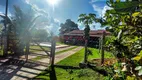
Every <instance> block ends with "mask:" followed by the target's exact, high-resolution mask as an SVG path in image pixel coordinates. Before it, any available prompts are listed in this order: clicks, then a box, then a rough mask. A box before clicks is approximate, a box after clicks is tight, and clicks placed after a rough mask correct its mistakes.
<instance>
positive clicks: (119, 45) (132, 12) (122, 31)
mask: <svg viewBox="0 0 142 80" xmlns="http://www.w3.org/2000/svg"><path fill="white" fill-rule="evenodd" d="M107 4H108V5H109V6H110V7H111V8H112V9H111V10H107V12H106V14H105V16H104V18H105V20H103V22H102V25H107V26H108V27H109V28H107V30H109V31H110V32H111V33H112V38H111V39H110V40H108V41H107V45H108V46H109V47H110V50H111V51H112V52H113V54H114V55H115V57H116V58H117V59H118V62H119V63H120V64H121V63H123V62H124V63H125V64H126V65H125V66H119V65H116V67H117V69H116V70H115V69H113V68H115V66H112V67H111V68H112V69H113V70H114V72H115V74H114V75H112V76H111V77H116V76H117V78H116V80H117V79H121V78H120V75H121V76H123V77H122V78H123V79H124V80H125V79H134V78H137V79H139V78H140V77H141V69H140V70H139V71H136V70H137V68H139V67H138V66H141V65H142V63H141V50H142V28H141V26H142V25H141V23H142V22H141V21H142V14H141V13H142V12H141V11H142V9H141V2H140V1H133V0H132V1H124V2H121V1H120V0H116V1H113V0H109V1H108V2H107ZM136 67H137V68H136ZM135 68H136V70H134V69H135ZM123 70H124V71H125V70H127V71H126V72H124V71H123Z"/></svg>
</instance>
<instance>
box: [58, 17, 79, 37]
mask: <svg viewBox="0 0 142 80" xmlns="http://www.w3.org/2000/svg"><path fill="white" fill-rule="evenodd" d="M60 27H61V28H60V30H59V31H60V35H63V34H64V33H68V32H70V31H73V30H79V28H78V25H77V24H76V23H75V22H73V21H71V20H70V19H67V20H66V22H65V23H64V24H63V23H61V25H60Z"/></svg>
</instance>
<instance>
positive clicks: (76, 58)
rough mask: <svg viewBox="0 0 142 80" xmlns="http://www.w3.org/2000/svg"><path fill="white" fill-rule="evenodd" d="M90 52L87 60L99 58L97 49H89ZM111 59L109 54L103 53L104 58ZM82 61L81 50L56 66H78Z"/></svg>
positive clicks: (82, 51)
mask: <svg viewBox="0 0 142 80" xmlns="http://www.w3.org/2000/svg"><path fill="white" fill-rule="evenodd" d="M89 49H90V50H91V51H92V55H89V57H88V60H91V59H94V58H100V57H101V54H99V50H98V49H94V48H89ZM110 57H113V56H112V54H111V53H109V52H105V58H110ZM83 59H84V49H81V50H80V51H78V52H77V53H75V54H73V55H71V56H69V57H67V58H65V59H64V60H62V61H60V62H59V63H57V64H63V65H70V66H78V64H79V63H80V62H81V61H83Z"/></svg>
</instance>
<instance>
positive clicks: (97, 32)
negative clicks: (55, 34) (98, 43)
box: [64, 30, 110, 37]
mask: <svg viewBox="0 0 142 80" xmlns="http://www.w3.org/2000/svg"><path fill="white" fill-rule="evenodd" d="M103 32H105V34H106V35H110V32H108V31H106V30H90V36H92V37H99V36H101V35H102V34H103ZM83 34H84V31H83V30H73V31H71V32H69V33H65V34H64V35H76V36H77V35H78V36H83Z"/></svg>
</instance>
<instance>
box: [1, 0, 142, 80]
mask: <svg viewBox="0 0 142 80" xmlns="http://www.w3.org/2000/svg"><path fill="white" fill-rule="evenodd" d="M27 2H28V0H27ZM47 2H48V3H49V4H50V5H52V7H53V13H54V11H55V9H56V8H55V7H56V6H55V4H57V3H56V2H57V1H56V0H53V2H52V1H51V0H48V1H47ZM92 2H94V3H95V2H96V1H94V0H92ZM28 5H29V12H26V11H24V9H21V8H20V7H19V6H16V5H14V7H13V11H14V13H13V15H11V16H12V17H11V16H8V12H7V11H8V0H6V5H5V6H6V12H5V14H1V13H0V17H1V18H0V22H1V23H2V24H0V28H2V29H1V30H0V31H1V32H0V36H1V41H0V42H1V43H0V56H1V57H2V58H1V57H0V60H2V59H3V58H5V59H9V56H10V59H9V60H11V55H12V59H14V58H15V55H16V56H18V61H17V62H18V63H19V62H20V61H21V62H22V66H24V64H25V63H29V64H32V62H30V61H34V62H35V63H34V64H35V65H36V66H35V65H34V66H33V67H30V69H32V68H33V69H35V67H37V66H38V67H39V66H40V67H39V68H41V66H42V67H43V65H41V64H42V63H43V62H45V63H48V65H47V64H46V65H44V68H43V69H44V70H41V71H40V72H38V73H33V74H36V75H34V76H32V77H31V76H30V78H26V79H31V78H32V79H33V80H34V79H35V80H79V79H80V80H142V1H141V0H106V3H105V5H106V6H107V7H108V9H107V10H106V11H105V13H104V15H101V16H98V14H95V13H93V12H89V13H88V12H87V13H88V14H84V13H83V14H80V15H79V16H78V18H77V19H78V20H77V22H74V21H72V20H71V19H67V20H66V21H64V23H58V22H60V21H59V20H57V19H52V20H51V21H50V20H48V19H49V16H47V13H46V12H45V11H43V10H40V9H39V8H38V7H37V6H35V5H33V4H29V3H28ZM72 7H73V6H72ZM93 8H96V6H95V5H94V6H93ZM64 12H65V11H64ZM68 13H70V12H68ZM50 15H51V14H50ZM52 22H55V23H54V24H50V25H49V23H52ZM77 23H78V24H81V26H78V24H77ZM55 24H60V25H58V26H60V28H58V31H59V34H58V36H57V34H56V35H55V33H54V32H56V31H55V30H54V28H53V27H52V28H50V29H53V30H52V31H51V30H50V29H49V27H51V26H55ZM93 24H100V25H101V28H103V29H104V30H101V31H102V32H101V33H98V34H97V35H95V36H94V35H93V37H96V38H94V39H96V42H95V43H97V44H98V45H97V47H96V48H95V47H91V46H89V45H90V44H91V42H90V41H89V40H90V37H91V36H92V35H90V32H91V29H92V25H93ZM41 26H42V28H41ZM82 26H84V27H83V29H82V30H80V31H83V34H80V33H78V34H74V35H77V36H79V37H78V38H80V39H82V40H80V41H78V42H80V44H81V46H80V45H76V44H77V42H75V39H72V40H68V39H70V38H73V37H67V41H65V40H64V34H69V33H70V32H71V31H74V30H79V27H82ZM47 27H48V28H47ZM93 27H96V26H93ZM106 31H108V32H110V34H109V35H107V34H106ZM55 41H57V42H55ZM69 41H71V42H69ZM72 41H73V42H72ZM91 41H93V39H92V40H91ZM97 41H98V42H97ZM48 42H50V43H48ZM65 43H68V44H65ZM69 43H72V44H69ZM82 44H83V46H82ZM41 45H42V46H41ZM43 45H44V46H43ZM49 45H50V46H49ZM61 45H64V46H66V47H62V46H61ZM91 45H93V46H94V45H95V44H91ZM57 46H61V47H60V48H58V47H57ZM95 46H96V45H95ZM43 53H44V54H43ZM35 54H36V56H35ZM13 55H14V56H13ZM23 55H24V56H25V58H26V60H25V61H24V60H23V61H22V60H21V56H23ZM33 55H34V57H33ZM37 55H38V56H37ZM28 56H31V57H32V58H31V59H29V58H28ZM16 60H17V57H16ZM28 61H29V62H28ZM39 61H43V62H39ZM2 63H3V64H4V66H7V65H13V64H8V63H6V64H5V63H4V62H2ZM9 63H12V62H10V61H9ZM13 63H14V62H13ZM36 63H39V64H36ZM14 64H15V63H14ZM0 66H1V67H4V66H3V65H0ZM16 66H18V67H19V65H16ZM24 67H25V66H24ZM26 67H27V66H26ZM20 69H22V68H21V65H20ZM20 69H19V70H20ZM3 70H4V69H3V68H2V71H3ZM2 71H0V72H2ZM5 71H6V72H7V70H5ZM21 71H23V72H24V70H21ZM29 71H30V70H29ZM31 71H32V70H31ZM17 72H18V71H17ZM25 72H28V71H25ZM35 72H36V71H35ZM29 73H30V72H29ZM31 73H32V72H31ZM1 74H2V73H0V75H1ZM14 74H17V73H16V72H14ZM12 77H13V76H12ZM12 77H10V78H9V79H11V78H12ZM0 78H1V77H0ZM24 78H25V77H24ZM17 79H20V78H17ZM4 80H5V79H4Z"/></svg>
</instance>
